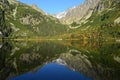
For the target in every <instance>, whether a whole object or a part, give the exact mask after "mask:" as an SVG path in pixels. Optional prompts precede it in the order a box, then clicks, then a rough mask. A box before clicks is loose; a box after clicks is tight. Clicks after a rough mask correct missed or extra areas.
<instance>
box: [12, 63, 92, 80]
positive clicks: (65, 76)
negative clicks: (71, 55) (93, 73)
mask: <svg viewBox="0 0 120 80" xmlns="http://www.w3.org/2000/svg"><path fill="white" fill-rule="evenodd" d="M10 80H91V79H90V78H87V77H85V76H84V75H81V74H80V73H78V72H74V71H72V70H70V69H68V68H66V67H65V66H63V65H59V64H55V63H50V64H47V65H45V66H43V67H42V68H40V69H38V70H37V71H36V72H28V73H26V74H23V75H20V76H17V77H15V78H11V79H10Z"/></svg>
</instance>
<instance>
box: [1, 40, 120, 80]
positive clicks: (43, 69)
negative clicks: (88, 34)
mask: <svg viewBox="0 0 120 80" xmlns="http://www.w3.org/2000/svg"><path fill="white" fill-rule="evenodd" d="M119 79H120V43H115V42H89V41H84V42H82V41H4V42H0V80H119Z"/></svg>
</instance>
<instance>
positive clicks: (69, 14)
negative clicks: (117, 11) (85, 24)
mask: <svg viewBox="0 0 120 80" xmlns="http://www.w3.org/2000/svg"><path fill="white" fill-rule="evenodd" d="M99 1H100V0H85V1H84V2H83V3H82V4H80V5H78V6H74V7H72V8H69V9H68V10H66V11H64V12H61V13H58V14H56V15H55V17H56V18H59V19H60V20H61V21H62V22H63V23H67V24H70V23H72V22H73V21H75V20H80V19H81V18H83V17H84V16H85V15H87V14H88V13H89V12H88V11H90V10H93V9H94V8H95V6H96V5H97V4H98V2H99Z"/></svg>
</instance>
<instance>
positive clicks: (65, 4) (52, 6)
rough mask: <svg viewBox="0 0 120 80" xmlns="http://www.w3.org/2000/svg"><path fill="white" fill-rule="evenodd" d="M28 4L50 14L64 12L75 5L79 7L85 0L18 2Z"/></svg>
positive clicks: (28, 0)
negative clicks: (34, 5)
mask: <svg viewBox="0 0 120 80" xmlns="http://www.w3.org/2000/svg"><path fill="white" fill-rule="evenodd" d="M17 1H20V2H23V3H27V4H36V5H37V6H38V7H39V8H40V9H42V10H43V11H44V12H46V13H49V14H55V13H58V12H62V11H64V10H66V9H68V8H71V7H73V6H75V5H79V4H80V3H82V2H83V1H84V0H17Z"/></svg>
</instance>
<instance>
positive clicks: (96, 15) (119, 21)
mask: <svg viewBox="0 0 120 80" xmlns="http://www.w3.org/2000/svg"><path fill="white" fill-rule="evenodd" d="M75 20H76V21H75ZM75 20H74V21H73V22H72V23H71V24H69V25H70V28H71V32H70V34H69V36H68V38H84V39H86V38H89V39H90V40H94V39H97V40H98V39H99V40H100V39H102V40H103V38H104V39H107V38H108V39H120V1H119V0H101V1H99V2H98V4H96V6H94V8H93V9H91V12H90V10H88V13H87V14H86V15H85V16H83V17H82V18H81V19H75Z"/></svg>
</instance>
